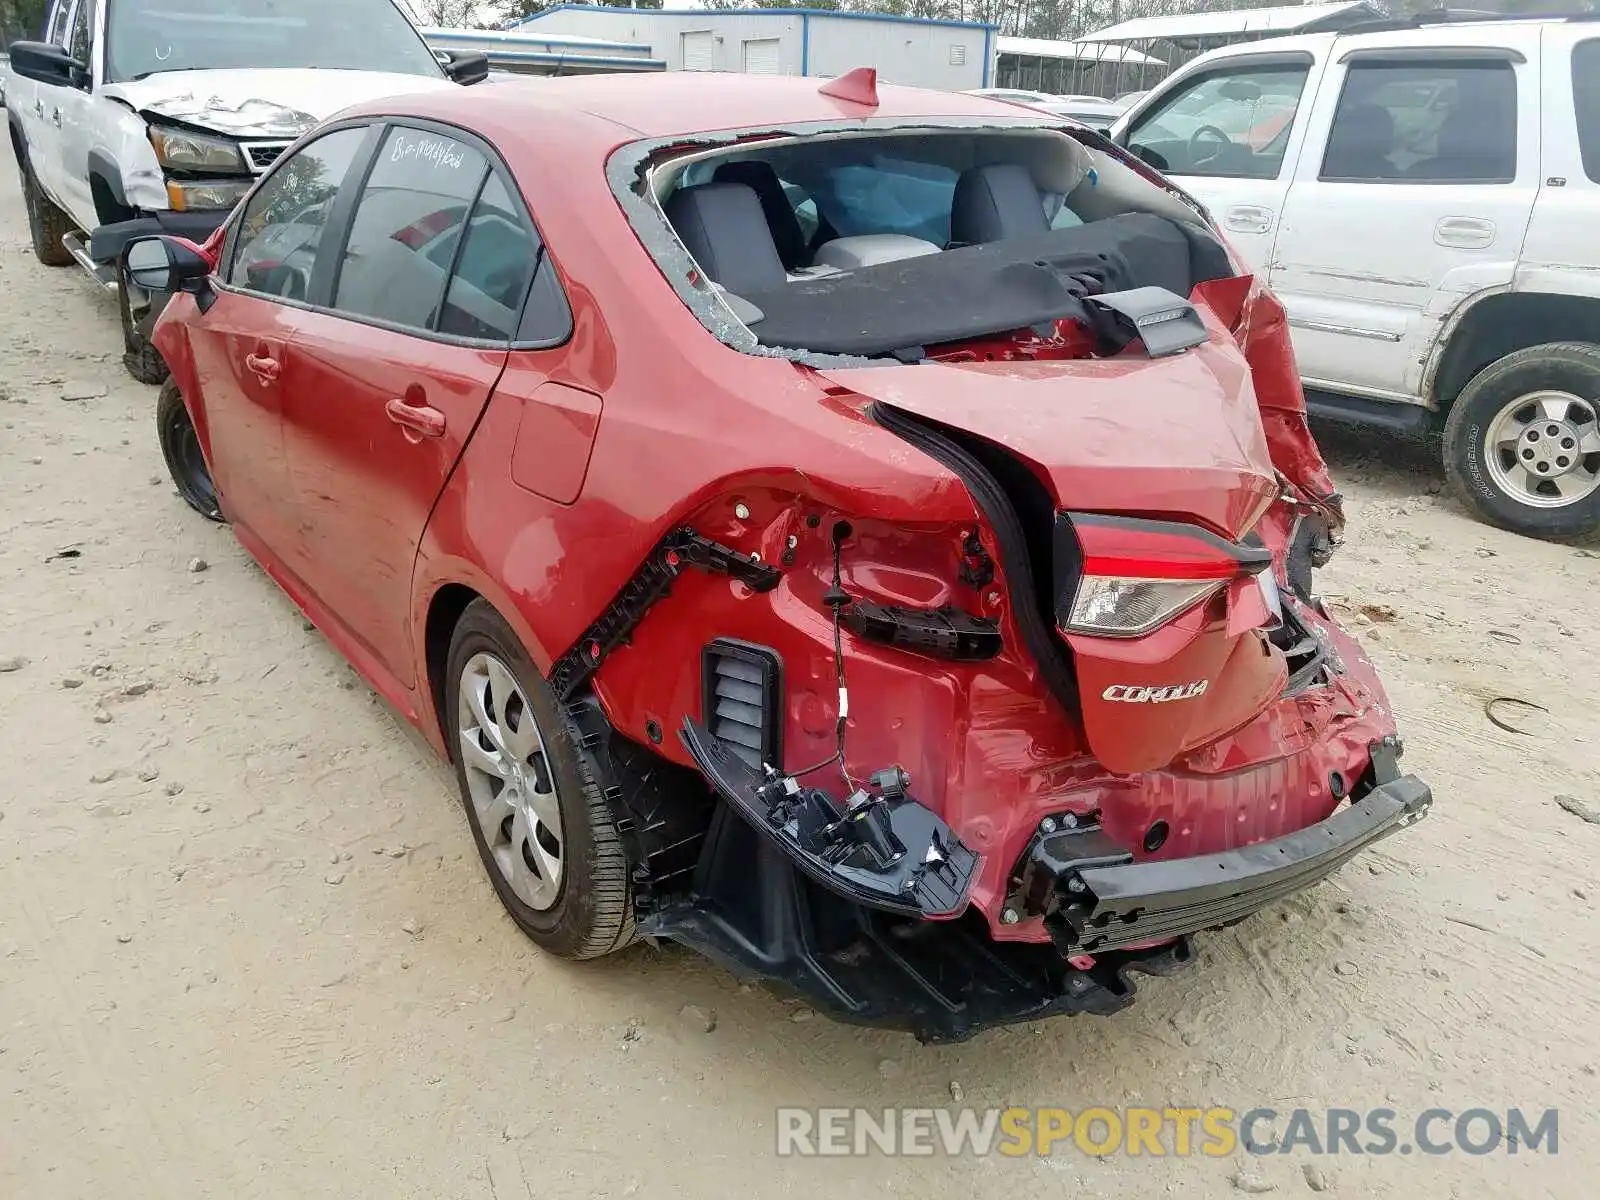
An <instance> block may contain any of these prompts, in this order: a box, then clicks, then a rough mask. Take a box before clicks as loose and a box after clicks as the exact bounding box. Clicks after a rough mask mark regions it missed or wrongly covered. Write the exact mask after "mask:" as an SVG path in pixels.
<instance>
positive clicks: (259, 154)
mask: <svg viewBox="0 0 1600 1200" xmlns="http://www.w3.org/2000/svg"><path fill="white" fill-rule="evenodd" d="M289 145H290V143H288V142H245V143H244V156H245V159H246V161H247V162H249V164H250V169H251V170H252V171H254V172H255V173H256V174H257V175H260V174H261V173H262V172H263V171H265V170H266V169H267V168H268V167H270V166H271V165H272V164H273V163H275V162H277V161H278V156H279V155H280V154H282V153H283V152H284V151H285V150H287V149H288V148H289Z"/></svg>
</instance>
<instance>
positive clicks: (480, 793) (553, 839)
mask: <svg viewBox="0 0 1600 1200" xmlns="http://www.w3.org/2000/svg"><path fill="white" fill-rule="evenodd" d="M458 694H459V697H460V699H459V702H458V704H457V710H458V711H457V722H456V723H457V727H458V729H459V731H460V750H461V761H462V764H463V766H464V767H465V769H466V778H467V791H468V794H469V796H470V798H471V801H472V807H473V811H474V813H475V814H476V816H477V818H478V827H479V829H480V830H481V831H482V833H483V839H484V842H485V844H486V845H487V846H488V847H489V853H490V856H491V857H492V858H493V860H494V864H495V868H496V869H497V870H498V871H499V872H500V874H501V876H502V877H503V878H504V879H505V881H506V883H507V884H509V885H510V887H511V890H512V891H513V892H515V893H516V896H517V898H518V899H519V900H521V901H522V902H523V903H524V904H526V905H527V906H528V907H529V908H532V909H536V910H538V911H541V912H543V911H546V910H548V909H550V908H552V907H554V905H555V903H556V901H557V900H559V899H560V897H561V885H562V881H563V878H564V877H565V874H566V871H565V863H566V859H565V846H566V841H565V837H564V835H563V832H562V826H561V802H560V797H559V794H558V792H557V788H556V779H555V772H554V771H553V770H552V769H551V764H550V762H549V759H548V758H547V756H546V754H545V741H544V735H543V733H542V731H541V730H540V728H539V722H538V720H537V719H536V718H535V717H534V713H533V708H532V706H531V705H529V703H528V698H527V696H526V695H525V694H524V693H523V690H522V687H521V685H520V684H518V683H517V681H516V677H515V676H513V675H512V673H511V670H510V668H508V667H507V666H506V665H505V663H503V662H502V661H501V660H500V659H499V658H497V657H495V656H494V655H493V654H489V653H480V654H475V655H473V656H472V657H471V658H470V659H468V660H467V663H466V666H465V667H463V668H462V671H461V686H460V689H459V693H458Z"/></svg>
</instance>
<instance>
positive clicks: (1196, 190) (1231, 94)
mask: <svg viewBox="0 0 1600 1200" xmlns="http://www.w3.org/2000/svg"><path fill="white" fill-rule="evenodd" d="M1318 67H1319V63H1318V62H1317V60H1316V59H1315V57H1314V56H1313V55H1312V54H1311V53H1309V52H1307V51H1304V50H1298V51H1291V52H1265V51H1260V52H1256V53H1249V54H1239V55H1234V56H1231V57H1229V58H1225V59H1220V60H1218V61H1216V62H1214V63H1210V64H1208V65H1206V66H1205V67H1203V68H1201V69H1199V70H1197V71H1196V72H1195V73H1194V74H1193V75H1190V76H1188V77H1187V78H1185V79H1183V80H1182V82H1181V83H1179V84H1177V85H1175V86H1174V87H1172V88H1171V89H1170V90H1163V91H1162V92H1161V94H1160V95H1158V96H1155V97H1152V98H1151V99H1150V100H1149V101H1148V102H1147V103H1146V104H1145V105H1143V106H1141V108H1140V109H1139V111H1138V112H1136V113H1134V114H1132V115H1131V116H1130V117H1129V118H1128V121H1127V124H1126V125H1125V127H1124V128H1123V130H1122V131H1121V132H1120V133H1119V135H1118V141H1119V142H1121V143H1122V144H1123V145H1125V146H1126V147H1127V148H1128V149H1129V150H1131V151H1133V153H1135V154H1137V155H1139V157H1141V158H1143V159H1144V160H1145V161H1146V162H1148V163H1150V164H1151V165H1152V166H1154V167H1156V168H1158V169H1159V170H1161V171H1164V172H1166V173H1167V174H1168V175H1171V176H1172V177H1173V178H1174V179H1176V180H1177V181H1178V182H1179V183H1181V184H1182V185H1183V186H1184V187H1185V188H1186V189H1188V190H1189V191H1190V192H1192V193H1193V194H1194V195H1195V196H1196V197H1197V198H1198V199H1199V200H1200V201H1201V202H1202V203H1203V204H1205V206H1206V208H1207V209H1208V210H1209V211H1210V213H1211V216H1212V219H1213V220H1215V221H1216V222H1217V224H1218V225H1220V226H1221V227H1222V228H1223V230H1225V231H1226V234H1227V238H1228V241H1229V242H1230V243H1231V244H1232V245H1233V246H1234V247H1235V249H1237V250H1238V251H1239V253H1240V255H1241V256H1242V257H1243V258H1244V260H1245V261H1246V262H1247V263H1248V264H1249V265H1250V266H1251V267H1253V268H1255V269H1256V270H1264V269H1265V267H1266V265H1267V263H1268V262H1269V261H1271V257H1272V242H1273V236H1274V234H1275V233H1276V231H1277V226H1278V214H1279V211H1280V210H1281V209H1282V207H1283V199H1284V195H1285V193H1286V192H1287V191H1288V186H1289V183H1288V180H1289V176H1290V175H1291V173H1292V170H1293V166H1294V162H1295V159H1296V157H1297V156H1298V155H1299V152H1300V145H1301V143H1302V142H1303V141H1304V138H1305V128H1306V116H1305V110H1306V109H1307V108H1308V107H1309V106H1308V105H1307V104H1304V103H1302V97H1303V96H1304V95H1306V93H1307V91H1308V90H1314V87H1315V80H1314V79H1313V78H1312V77H1313V75H1314V74H1315V73H1316V72H1317V70H1318Z"/></svg>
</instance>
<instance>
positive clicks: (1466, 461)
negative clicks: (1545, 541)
mask: <svg viewBox="0 0 1600 1200" xmlns="http://www.w3.org/2000/svg"><path fill="white" fill-rule="evenodd" d="M1444 455H1445V469H1446V472H1447V473H1448V475H1449V477H1450V483H1451V486H1452V487H1453V488H1454V489H1455V491H1456V493H1457V494H1458V495H1459V496H1460V497H1461V498H1462V500H1464V501H1465V502H1466V503H1467V504H1468V505H1469V506H1470V507H1471V508H1472V509H1473V510H1474V511H1476V512H1477V513H1478V515H1479V516H1481V517H1483V518H1484V519H1485V520H1487V521H1489V522H1490V523H1491V524H1494V525H1498V526H1500V527H1501V528H1503V529H1509V530H1511V531H1513V532H1514V533H1521V534H1525V535H1527V536H1529V537H1538V538H1555V537H1574V536H1578V535H1581V534H1586V533H1591V532H1593V531H1594V530H1596V529H1600V346H1597V345H1592V344H1590V343H1587V342H1552V343H1550V344H1548V345H1544V346H1530V347H1529V348H1528V349H1526V350H1518V351H1516V352H1515V353H1514V354H1508V355H1506V357H1505V358H1502V359H1500V360H1499V361H1498V362H1496V363H1493V364H1491V365H1490V366H1488V367H1486V368H1484V369H1483V370H1482V371H1480V372H1479V373H1478V374H1477V375H1476V376H1474V377H1473V379H1472V380H1471V382H1469V383H1468V384H1467V386H1466V387H1465V388H1464V389H1462V392H1461V395H1460V396H1459V397H1458V398H1457V399H1456V402H1455V405H1454V406H1453V407H1452V408H1451V410H1450V419H1449V421H1448V422H1447V423H1446V425H1445V434H1444Z"/></svg>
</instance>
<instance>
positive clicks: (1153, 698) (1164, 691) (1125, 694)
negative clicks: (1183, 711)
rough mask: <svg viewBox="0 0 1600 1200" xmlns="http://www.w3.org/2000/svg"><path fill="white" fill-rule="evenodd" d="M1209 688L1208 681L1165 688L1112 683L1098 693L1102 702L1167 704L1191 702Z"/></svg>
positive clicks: (1197, 680)
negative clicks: (1179, 701) (1178, 701)
mask: <svg viewBox="0 0 1600 1200" xmlns="http://www.w3.org/2000/svg"><path fill="white" fill-rule="evenodd" d="M1210 686H1211V681H1210V680H1209V679H1196V680H1195V681H1194V682H1193V683H1173V684H1168V685H1167V686H1166V687H1146V686H1144V685H1141V684H1132V683H1114V684H1112V685H1111V686H1110V687H1108V688H1107V689H1106V690H1105V691H1103V692H1101V693H1100V699H1102V700H1116V701H1119V702H1121V703H1123V704H1168V703H1170V702H1171V701H1173V700H1193V699H1194V698H1195V697H1197V696H1203V695H1205V694H1206V688H1208V687H1210Z"/></svg>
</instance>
